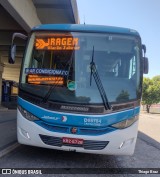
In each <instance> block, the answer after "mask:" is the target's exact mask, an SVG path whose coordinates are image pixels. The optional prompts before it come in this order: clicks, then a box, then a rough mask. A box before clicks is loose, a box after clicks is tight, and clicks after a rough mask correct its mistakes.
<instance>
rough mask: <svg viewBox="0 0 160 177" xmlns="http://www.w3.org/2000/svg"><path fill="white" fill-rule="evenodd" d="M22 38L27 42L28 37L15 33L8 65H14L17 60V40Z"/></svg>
mask: <svg viewBox="0 0 160 177" xmlns="http://www.w3.org/2000/svg"><path fill="white" fill-rule="evenodd" d="M17 37H18V38H21V39H23V40H27V38H28V37H27V36H26V35H24V34H21V33H13V35H12V44H11V47H10V50H9V57H8V63H10V64H14V63H15V58H16V45H15V44H14V40H15V38H17Z"/></svg>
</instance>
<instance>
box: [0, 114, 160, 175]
mask: <svg viewBox="0 0 160 177" xmlns="http://www.w3.org/2000/svg"><path fill="white" fill-rule="evenodd" d="M9 114H10V115H11V114H12V115H13V113H11V112H10V113H9ZM7 120H8V121H9V120H11V119H9V118H8V119H7ZM7 120H6V121H7ZM8 123H9V122H8ZM159 125H160V114H146V113H144V112H142V114H141V116H140V121H139V133H138V139H137V144H136V148H135V153H134V155H133V156H107V155H94V154H82V153H74V152H64V151H56V150H51V149H44V148H37V147H30V146H24V145H21V146H19V147H18V148H16V149H15V150H14V151H12V152H11V153H9V154H7V155H6V156H4V157H2V158H1V159H0V167H1V168H11V167H12V168H67V170H68V173H70V172H69V170H70V168H94V169H95V168H99V169H102V168H105V169H107V168H160V143H159V140H160V137H159V132H160V131H159V130H160V126H159ZM14 127H15V125H14ZM5 132H6V131H5ZM1 135H2V134H1ZM3 176H4V175H3ZM14 176H20V175H14ZM33 176H34V175H33ZM47 176H48V175H47ZM52 176H56V177H57V176H63V177H64V176H83V177H84V176H93V177H94V176H97V177H99V176H116V175H99V174H97V175H96V174H95V175H93V174H92V175H84V174H83V175H76V174H73V175H71V174H70V175H52ZM117 176H120V177H121V176H122V177H125V176H128V175H124V174H123V175H117ZM129 176H133V177H134V176H139V175H129ZM142 176H146V175H145V174H144V175H142ZM148 176H159V175H151V174H149V175H147V177H148Z"/></svg>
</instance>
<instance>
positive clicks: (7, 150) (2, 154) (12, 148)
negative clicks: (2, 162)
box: [0, 143, 20, 158]
mask: <svg viewBox="0 0 160 177" xmlns="http://www.w3.org/2000/svg"><path fill="white" fill-rule="evenodd" d="M19 146H20V144H19V143H14V144H12V145H10V146H8V147H7V148H5V149H3V150H2V151H0V158H1V157H3V156H4V155H6V154H8V153H9V152H11V151H13V150H14V149H16V148H17V147H19Z"/></svg>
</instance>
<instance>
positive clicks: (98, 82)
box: [90, 46, 111, 110]
mask: <svg viewBox="0 0 160 177" xmlns="http://www.w3.org/2000/svg"><path fill="white" fill-rule="evenodd" d="M93 60H94V46H93V51H92V61H91V63H90V69H91V74H90V86H91V84H92V76H93V77H94V80H95V82H96V85H97V88H98V90H99V93H100V95H101V98H102V101H103V104H104V107H105V109H106V110H108V109H109V110H111V105H110V104H109V102H108V98H107V95H106V92H105V90H104V87H103V85H102V81H101V79H100V77H99V74H98V71H97V68H96V65H95V62H94V61H93Z"/></svg>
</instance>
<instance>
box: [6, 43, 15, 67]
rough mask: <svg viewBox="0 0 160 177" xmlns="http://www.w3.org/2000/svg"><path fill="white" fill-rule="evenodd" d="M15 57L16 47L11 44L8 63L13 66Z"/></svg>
mask: <svg viewBox="0 0 160 177" xmlns="http://www.w3.org/2000/svg"><path fill="white" fill-rule="evenodd" d="M15 57H16V45H15V44H12V45H11V48H10V54H9V60H8V63H10V64H14V63H15Z"/></svg>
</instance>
